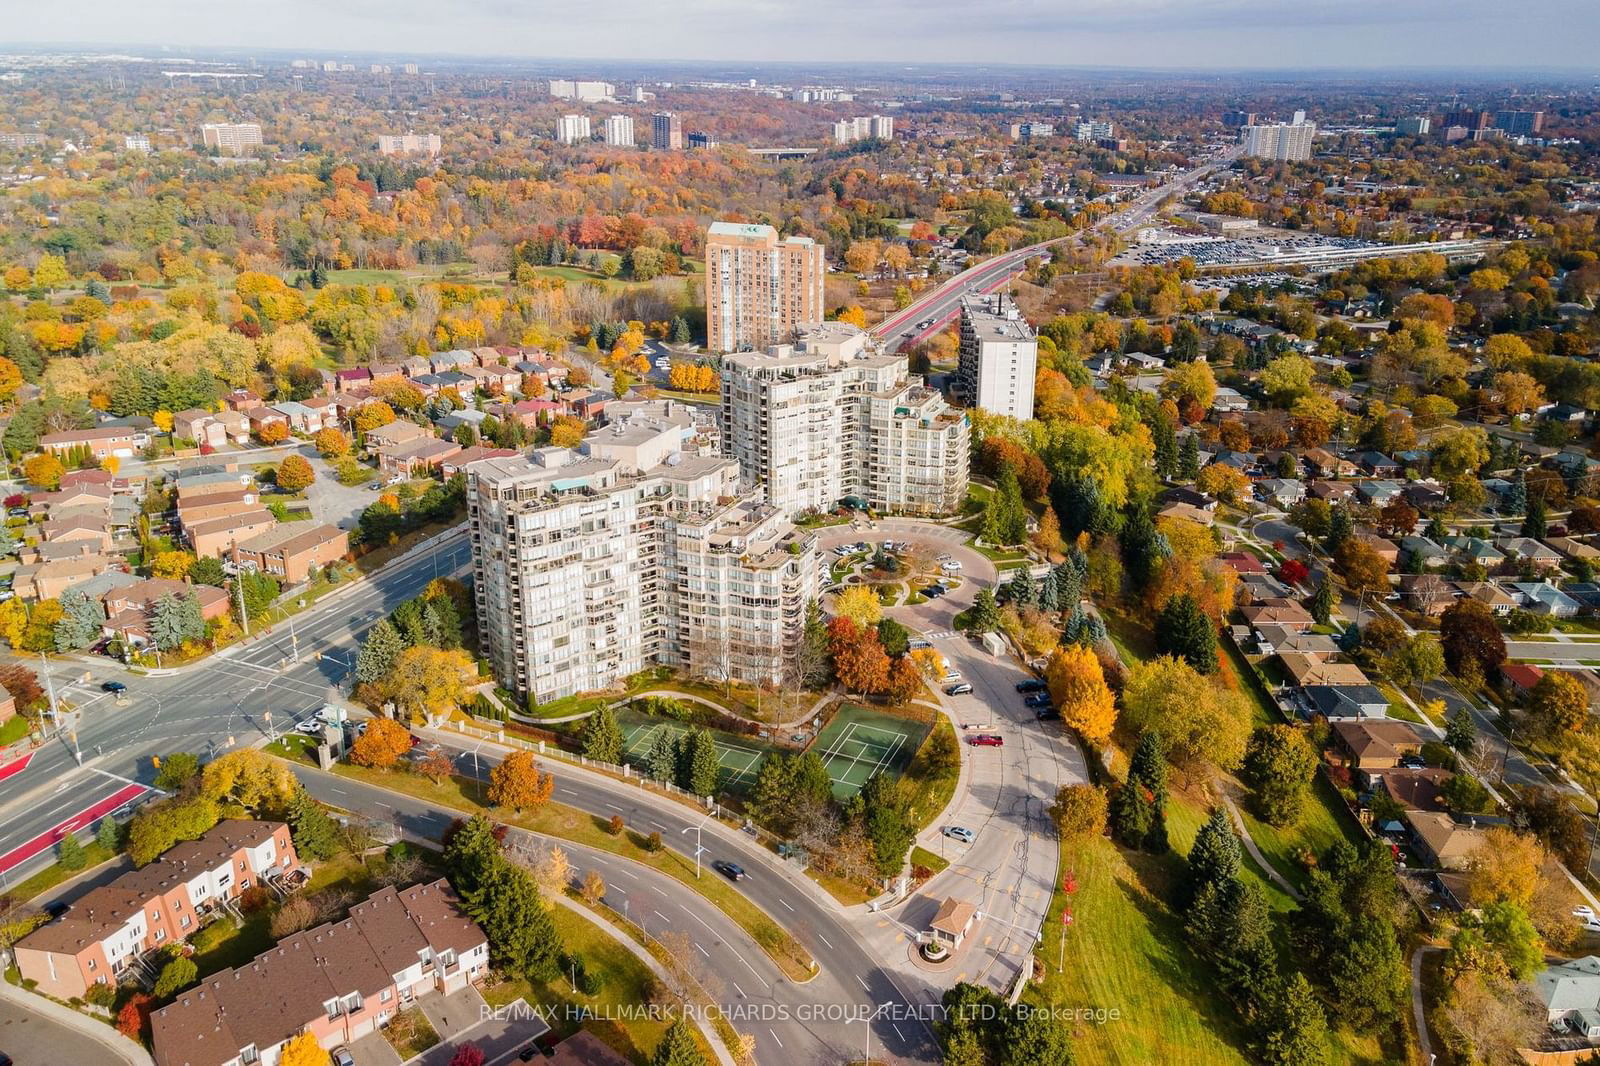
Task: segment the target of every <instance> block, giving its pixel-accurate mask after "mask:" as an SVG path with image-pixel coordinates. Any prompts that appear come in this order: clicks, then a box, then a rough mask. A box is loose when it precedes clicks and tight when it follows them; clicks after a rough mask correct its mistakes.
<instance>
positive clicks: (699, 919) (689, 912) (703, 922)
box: [678, 907, 716, 933]
mask: <svg viewBox="0 0 1600 1066" xmlns="http://www.w3.org/2000/svg"><path fill="white" fill-rule="evenodd" d="M678 909H679V910H681V911H682V912H683V913H685V914H687V915H688V916H689V917H691V918H693V919H694V920H695V921H697V922H699V923H700V924H701V925H705V927H706V929H707V930H708V931H710V932H712V933H715V932H716V930H715V929H712V928H711V926H709V925H706V920H705V919H704V918H702V917H700V916H699V915H698V914H696V913H695V912H694V911H692V910H690V909H689V908H688V907H679V908H678Z"/></svg>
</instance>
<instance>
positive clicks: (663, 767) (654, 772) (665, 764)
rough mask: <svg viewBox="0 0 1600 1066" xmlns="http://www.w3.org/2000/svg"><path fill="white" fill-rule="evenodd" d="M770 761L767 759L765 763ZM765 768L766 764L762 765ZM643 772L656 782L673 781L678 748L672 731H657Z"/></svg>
mask: <svg viewBox="0 0 1600 1066" xmlns="http://www.w3.org/2000/svg"><path fill="white" fill-rule="evenodd" d="M771 761H772V759H771V758H768V759H767V762H771ZM762 768H763V769H765V768H766V763H763V764H762ZM645 771H646V772H647V773H648V774H649V775H650V776H651V777H653V778H655V779H656V780H657V781H673V780H676V778H677V776H678V772H677V771H678V748H677V745H676V744H675V743H673V739H672V731H671V730H668V729H658V730H657V731H656V739H655V740H654V741H653V742H652V743H651V745H650V753H649V754H648V755H646V756H645Z"/></svg>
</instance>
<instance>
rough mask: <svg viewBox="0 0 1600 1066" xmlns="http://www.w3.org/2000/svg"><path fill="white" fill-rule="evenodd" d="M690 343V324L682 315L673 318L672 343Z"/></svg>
mask: <svg viewBox="0 0 1600 1066" xmlns="http://www.w3.org/2000/svg"><path fill="white" fill-rule="evenodd" d="M689 341H690V335H689V323H688V320H687V319H685V318H684V317H683V316H682V315H673V316H672V343H673V344H688V343H689Z"/></svg>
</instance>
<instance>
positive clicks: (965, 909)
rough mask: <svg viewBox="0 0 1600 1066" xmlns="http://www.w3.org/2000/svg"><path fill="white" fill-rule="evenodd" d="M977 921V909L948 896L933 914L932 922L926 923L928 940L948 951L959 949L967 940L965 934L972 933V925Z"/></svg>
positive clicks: (964, 901) (963, 901)
mask: <svg viewBox="0 0 1600 1066" xmlns="http://www.w3.org/2000/svg"><path fill="white" fill-rule="evenodd" d="M977 920H978V908H977V907H975V906H973V905H972V904H971V903H968V902H967V901H966V900H961V899H956V898H955V897H954V896H950V897H948V898H947V899H945V901H944V902H943V903H941V904H939V909H938V910H937V911H936V912H934V915H933V920H932V921H931V922H929V923H928V932H927V933H926V934H925V935H926V936H927V937H928V939H930V940H933V941H936V942H938V943H940V944H943V945H944V947H945V948H946V949H947V950H949V951H955V950H957V949H958V948H960V947H961V945H962V943H963V942H964V941H965V940H966V939H967V934H968V933H970V932H972V927H973V925H974V924H975V923H976V922H977Z"/></svg>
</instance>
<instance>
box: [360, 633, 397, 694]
mask: <svg viewBox="0 0 1600 1066" xmlns="http://www.w3.org/2000/svg"><path fill="white" fill-rule="evenodd" d="M405 650H406V645H405V641H404V640H402V639H401V637H400V633H399V631H398V630H396V629H395V627H394V625H393V624H392V623H391V622H390V621H389V620H388V619H387V618H380V619H378V621H377V622H375V623H373V626H372V628H371V629H369V630H367V639H366V640H365V641H363V642H362V644H361V651H360V652H358V653H357V654H356V680H357V681H359V682H361V683H363V684H367V683H370V682H373V681H378V680H381V679H382V678H384V677H387V676H388V674H389V671H390V670H392V669H393V668H394V663H395V660H396V659H398V658H400V653H401V652H403V651H405Z"/></svg>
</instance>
